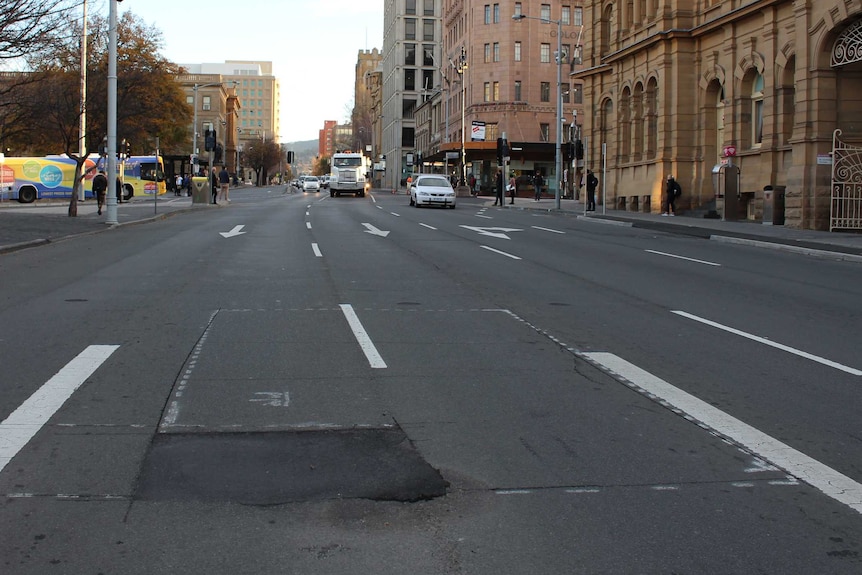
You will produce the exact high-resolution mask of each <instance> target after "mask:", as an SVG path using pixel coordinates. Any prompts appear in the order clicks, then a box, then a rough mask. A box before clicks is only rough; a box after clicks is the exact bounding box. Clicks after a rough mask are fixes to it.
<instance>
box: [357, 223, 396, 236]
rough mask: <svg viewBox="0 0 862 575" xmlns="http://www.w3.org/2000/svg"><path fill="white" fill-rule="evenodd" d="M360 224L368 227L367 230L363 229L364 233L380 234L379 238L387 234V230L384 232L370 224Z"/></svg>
mask: <svg viewBox="0 0 862 575" xmlns="http://www.w3.org/2000/svg"><path fill="white" fill-rule="evenodd" d="M362 225H363V226H365V227H366V228H368V229H367V230H365V233H366V234H374V235H375V236H380V237H381V238H385V237H386V236H388V235H389V232H384V231H383V230H378V229H377V228H375V227H374V226H372V225H371V224H362Z"/></svg>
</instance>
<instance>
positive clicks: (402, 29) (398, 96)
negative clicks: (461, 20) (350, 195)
mask: <svg viewBox="0 0 862 575" xmlns="http://www.w3.org/2000/svg"><path fill="white" fill-rule="evenodd" d="M441 15H442V0H385V3H384V10H383V58H382V62H381V66H380V67H381V72H382V89H381V105H380V107H381V118H380V123H381V139H380V150H381V152H380V154H381V155H382V156H385V166H386V169H385V171H384V174H383V177H382V185H383V186H384V187H387V188H396V187H399V186H402V185H404V183H405V182H406V180H407V177H408V176H409V175H410V174H411V173H412V172H413V171H414V170H415V167H414V165H413V163H412V162H413V161H414V159H415V157H416V122H415V118H414V114H415V111H416V108H417V106H418V105H419V104H420V103H421V102H422V100H423V99H424V98H427V97H428V95H429V94H430V93H431V92H432V91H433V90H434V89H435V87H437V86H439V83H440V71H439V70H440V66H441V59H440V53H441V52H440V50H441Z"/></svg>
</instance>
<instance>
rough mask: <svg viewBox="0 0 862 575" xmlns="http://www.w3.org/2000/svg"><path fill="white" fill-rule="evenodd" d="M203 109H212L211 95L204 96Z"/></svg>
mask: <svg viewBox="0 0 862 575" xmlns="http://www.w3.org/2000/svg"><path fill="white" fill-rule="evenodd" d="M201 110H204V111H205V112H206V111H209V110H212V98H211V97H210V96H204V98H203V103H202V107H201Z"/></svg>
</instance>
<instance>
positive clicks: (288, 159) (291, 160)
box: [287, 150, 293, 164]
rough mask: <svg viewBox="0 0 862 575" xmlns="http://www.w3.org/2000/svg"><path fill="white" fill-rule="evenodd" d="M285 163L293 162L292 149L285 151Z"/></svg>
mask: <svg viewBox="0 0 862 575" xmlns="http://www.w3.org/2000/svg"><path fill="white" fill-rule="evenodd" d="M287 163H288V164H292V163H293V152H292V151H290V150H288V151H287Z"/></svg>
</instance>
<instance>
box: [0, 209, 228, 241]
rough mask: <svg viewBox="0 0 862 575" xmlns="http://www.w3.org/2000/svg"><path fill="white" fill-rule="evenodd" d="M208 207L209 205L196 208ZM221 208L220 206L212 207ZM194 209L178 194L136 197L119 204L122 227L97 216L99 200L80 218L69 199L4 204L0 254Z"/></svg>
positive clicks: (1, 218) (0, 232)
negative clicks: (72, 208)
mask: <svg viewBox="0 0 862 575" xmlns="http://www.w3.org/2000/svg"><path fill="white" fill-rule="evenodd" d="M198 207H202V208H206V207H208V206H195V209H197V208H198ZM212 207H217V206H212ZM189 209H192V199H191V198H189V197H178V196H174V195H169V196H168V195H165V196H160V197H159V199H158V202H157V203H156V202H154V201H153V198H150V197H143V198H132V199H131V201H128V202H123V203H121V204H118V205H117V221H118V224H115V225H109V224H107V223H106V219H107V218H106V215H105V210H104V209H103V210H102V215H98V214H97V210H98V208H97V206H96V201H95V200H87V201H85V202H80V201H79V202H78V215H77V216H76V217H74V218H70V217H69V216H68V212H69V200H68V199H64V200H40V201H38V202H34V203H32V204H20V203H18V202H17V201H8V200H4V201H2V202H0V254H2V253H5V252H10V251H15V250H19V249H24V248H28V247H32V246H36V245H40V244H45V243H50V242H55V241H60V240H62V239H63V238H67V237H70V236H76V235H79V234H86V233H97V232H100V231H103V230H106V229H111V228H112V227H116V226H118V225H119V226H122V225H129V224H133V223H140V222H145V221H152V220H154V219H161V218H165V217H168V216H170V215H173V214H175V213H178V212H181V211H185V210H189Z"/></svg>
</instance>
